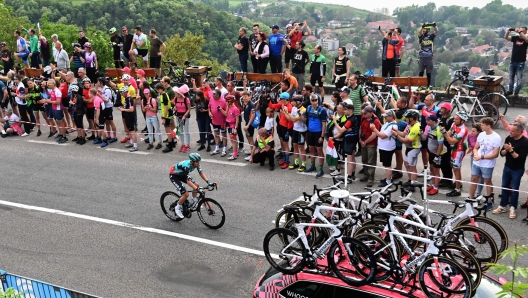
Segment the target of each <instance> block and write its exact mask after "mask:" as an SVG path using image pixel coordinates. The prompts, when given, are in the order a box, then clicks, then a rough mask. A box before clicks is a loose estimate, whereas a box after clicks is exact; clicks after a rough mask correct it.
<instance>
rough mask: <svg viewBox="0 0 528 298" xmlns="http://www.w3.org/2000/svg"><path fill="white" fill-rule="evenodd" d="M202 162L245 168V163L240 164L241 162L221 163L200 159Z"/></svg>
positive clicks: (214, 160) (221, 161)
mask: <svg viewBox="0 0 528 298" xmlns="http://www.w3.org/2000/svg"><path fill="white" fill-rule="evenodd" d="M202 161H203V162H210V163H217V164H221V165H229V166H237V167H245V166H246V165H247V163H241V162H234V161H223V160H216V159H204V158H202Z"/></svg>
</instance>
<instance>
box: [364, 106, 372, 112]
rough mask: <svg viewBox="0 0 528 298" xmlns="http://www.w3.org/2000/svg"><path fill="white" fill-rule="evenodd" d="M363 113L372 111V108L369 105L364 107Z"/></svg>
mask: <svg viewBox="0 0 528 298" xmlns="http://www.w3.org/2000/svg"><path fill="white" fill-rule="evenodd" d="M363 113H374V108H373V107H371V106H368V107H365V108H364V109H363Z"/></svg>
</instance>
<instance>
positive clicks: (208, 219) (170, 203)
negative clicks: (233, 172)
mask: <svg viewBox="0 0 528 298" xmlns="http://www.w3.org/2000/svg"><path fill="white" fill-rule="evenodd" d="M216 189H218V185H217V184H216V183H213V184H212V185H211V186H208V187H207V188H206V190H208V191H213V190H216ZM201 190H203V188H201ZM180 197H181V196H180V194H178V193H176V192H173V191H166V192H164V193H163V194H162V195H161V198H160V204H161V210H162V211H163V213H164V214H165V215H166V216H167V217H168V218H170V219H171V220H174V221H181V220H182V219H183V218H179V217H178V216H177V215H176V213H175V211H174V208H175V207H176V204H177V203H178V200H179V199H180ZM189 199H192V197H191V196H189ZM182 207H183V210H182V213H183V216H184V217H185V218H191V217H192V213H193V212H196V213H197V214H198V218H199V219H200V221H201V222H202V223H203V224H204V225H205V226H206V227H208V228H211V229H219V228H221V227H222V226H223V225H224V223H225V213H224V209H223V208H222V206H220V204H219V203H218V202H217V201H215V200H213V199H210V198H206V197H205V191H200V192H199V196H198V201H197V202H196V203H195V204H193V205H191V203H190V202H189V200H187V201H186V202H185V204H183V205H182Z"/></svg>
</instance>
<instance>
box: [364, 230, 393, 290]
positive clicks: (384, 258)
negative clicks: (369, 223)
mask: <svg viewBox="0 0 528 298" xmlns="http://www.w3.org/2000/svg"><path fill="white" fill-rule="evenodd" d="M354 238H355V239H356V240H358V241H361V242H363V244H365V245H366V246H367V247H368V248H369V250H370V251H371V252H372V253H373V254H374V257H375V258H376V274H375V275H374V279H373V281H374V282H381V281H385V280H387V279H389V277H390V276H391V275H392V272H393V268H394V267H393V266H397V265H398V264H397V261H396V259H395V258H394V253H393V252H392V249H391V247H390V246H389V245H387V243H386V242H385V241H383V240H382V239H381V238H380V237H378V236H375V235H372V234H360V235H355V236H354ZM360 261H361V260H360ZM369 267H370V263H366V264H362V266H358V267H356V270H357V272H358V273H359V274H360V275H362V276H364V277H367V276H369V275H370V271H368V270H366V269H363V268H369Z"/></svg>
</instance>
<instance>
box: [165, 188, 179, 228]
mask: <svg viewBox="0 0 528 298" xmlns="http://www.w3.org/2000/svg"><path fill="white" fill-rule="evenodd" d="M179 199H180V195H179V194H177V193H175V192H173V191H166V192H164V193H163V194H162V195H161V198H160V205H161V210H162V211H163V213H164V214H165V215H166V216H167V217H168V218H169V219H170V220H173V221H181V220H182V219H183V218H180V217H178V216H177V215H176V214H175V213H174V207H176V203H177V202H178V200H179Z"/></svg>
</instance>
